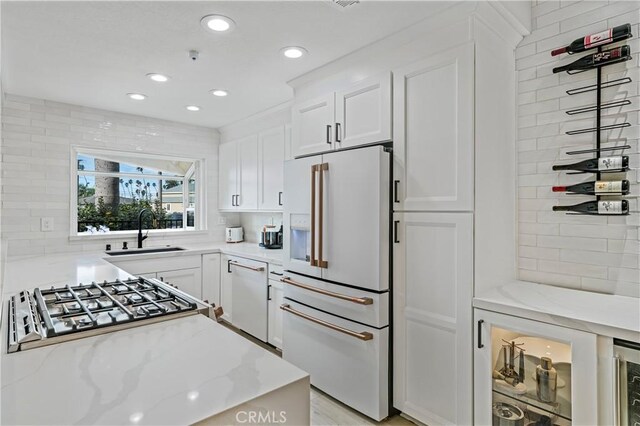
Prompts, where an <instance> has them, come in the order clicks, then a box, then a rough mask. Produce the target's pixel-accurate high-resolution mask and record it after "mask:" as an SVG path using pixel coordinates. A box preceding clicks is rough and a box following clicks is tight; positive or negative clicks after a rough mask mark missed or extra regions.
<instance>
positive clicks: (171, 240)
mask: <svg viewBox="0 0 640 426" xmlns="http://www.w3.org/2000/svg"><path fill="white" fill-rule="evenodd" d="M2 113H3V114H2V131H3V133H2V151H1V153H2V163H1V165H2V169H3V173H2V179H3V180H2V211H1V217H2V228H1V231H2V240H3V241H7V242H8V252H9V253H8V254H9V256H17V255H26V254H50V253H59V252H77V251H96V250H103V249H104V246H105V244H107V243H111V244H112V245H113V248H119V247H121V245H122V241H124V240H126V241H129V242H130V244H133V242H134V241H135V237H133V238H126V239H125V238H114V239H108V240H104V239H100V240H95V239H94V240H91V239H90V237H89V238H87V239H83V240H81V241H77V240H70V239H69V236H70V198H69V197H70V188H69V180H70V173H71V172H72V171H71V170H70V168H69V164H70V155H71V151H70V147H71V145H79V146H85V147H94V148H108V149H113V150H123V151H136V150H142V151H143V152H149V153H158V154H166V155H172V154H173V155H179V156H191V157H194V158H204V159H205V164H206V175H207V182H206V193H207V201H208V202H207V206H206V207H207V209H206V210H207V219H208V229H209V231H208V232H204V233H200V234H198V235H196V234H192V235H188V236H186V237H185V236H180V237H178V236H175V235H173V236H170V237H160V236H151V237H149V239H148V240H147V241H146V242H145V244H146V245H158V244H181V243H182V244H184V243H185V242H191V241H222V240H223V237H224V225H222V224H221V225H218V217H219V216H220V214H219V213H218V209H217V201H216V200H217V192H218V143H219V134H218V132H217V131H216V130H214V129H209V128H204V127H197V126H191V125H186V124H181V123H174V122H169V121H163V120H157V119H153V118H148V117H142V116H136V115H129V114H122V113H117V112H112V111H104V110H99V109H94V108H87V107H82V106H77V105H69V104H62V103H58V102H52V101H48V100H43V99H33V98H26V97H21V96H16V95H11V94H6V96H5V98H4V100H3V103H2ZM42 217H53V218H54V224H55V225H54V231H53V232H41V231H40V218H42ZM229 219H230V221H231V222H233V221H234V220H235V221H237V220H238V219H237V216H236V217H234V215H231V216H230V218H229Z"/></svg>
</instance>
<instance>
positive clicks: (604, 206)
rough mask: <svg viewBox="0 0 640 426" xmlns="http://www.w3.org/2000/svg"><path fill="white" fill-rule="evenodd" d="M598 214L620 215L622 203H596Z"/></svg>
mask: <svg viewBox="0 0 640 426" xmlns="http://www.w3.org/2000/svg"><path fill="white" fill-rule="evenodd" d="M598 214H622V201H598Z"/></svg>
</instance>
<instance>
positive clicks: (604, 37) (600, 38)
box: [584, 28, 613, 49]
mask: <svg viewBox="0 0 640 426" xmlns="http://www.w3.org/2000/svg"><path fill="white" fill-rule="evenodd" d="M612 39H613V28H609V29H608V30H606V31H602V32H601V33H597V34H591V35H588V36H586V37H585V38H584V48H585V49H590V48H592V47H594V46H599V45H601V44H604V43H608V42H610V41H611V40H612Z"/></svg>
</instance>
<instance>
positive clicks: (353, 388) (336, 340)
mask: <svg viewBox="0 0 640 426" xmlns="http://www.w3.org/2000/svg"><path fill="white" fill-rule="evenodd" d="M283 307H285V308H287V309H292V310H293V311H288V310H285V311H284V326H283V332H284V336H283V350H282V355H283V358H284V359H285V360H287V361H289V362H291V363H292V364H293V365H295V366H297V367H299V368H301V369H303V370H304V371H306V372H308V373H309V374H310V376H311V384H312V385H314V386H316V387H317V388H318V389H320V390H322V391H323V392H326V393H328V394H329V395H331V396H332V397H334V398H336V399H338V400H340V401H342V402H343V403H345V404H347V405H349V406H351V407H352V408H354V409H356V410H358V411H360V412H361V413H363V414H365V415H367V416H369V417H371V418H373V419H376V420H381V419H383V418H385V417H386V416H387V415H388V396H389V393H388V383H389V381H388V374H387V373H388V361H389V360H388V348H389V332H388V330H389V328H388V327H385V328H383V329H381V330H378V329H375V328H370V327H366V326H363V325H361V324H356V323H354V322H351V321H348V320H345V319H342V318H338V317H335V316H333V315H329V314H326V313H324V312H320V311H317V310H315V309H312V308H309V307H306V306H304V305H301V304H299V303H296V302H294V301H292V300H288V299H284V304H283ZM300 314H302V315H306V316H308V317H311V318H314V319H316V320H320V321H324V322H325V324H324V325H322V324H318V323H316V322H314V321H312V320H310V319H308V318H305V317H301V316H299V315H300ZM326 324H329V326H328V325H326ZM330 326H337V327H342V328H343V329H346V330H350V331H351V332H354V333H357V334H364V333H369V337H370V340H361V339H360V338H358V337H354V336H352V335H349V334H345V333H343V332H340V331H336V330H334V329H333V328H330Z"/></svg>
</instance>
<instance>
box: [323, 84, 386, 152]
mask: <svg viewBox="0 0 640 426" xmlns="http://www.w3.org/2000/svg"><path fill="white" fill-rule="evenodd" d="M335 126H336V128H335V132H334V146H335V148H336V149H339V148H349V147H353V146H358V145H366V144H369V143H372V142H380V141H388V140H390V139H391V74H389V73H385V74H383V75H381V76H376V77H374V78H369V79H366V80H363V81H361V82H360V83H358V84H356V85H355V86H353V87H350V88H349V89H347V90H342V91H339V92H336V123H335Z"/></svg>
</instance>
